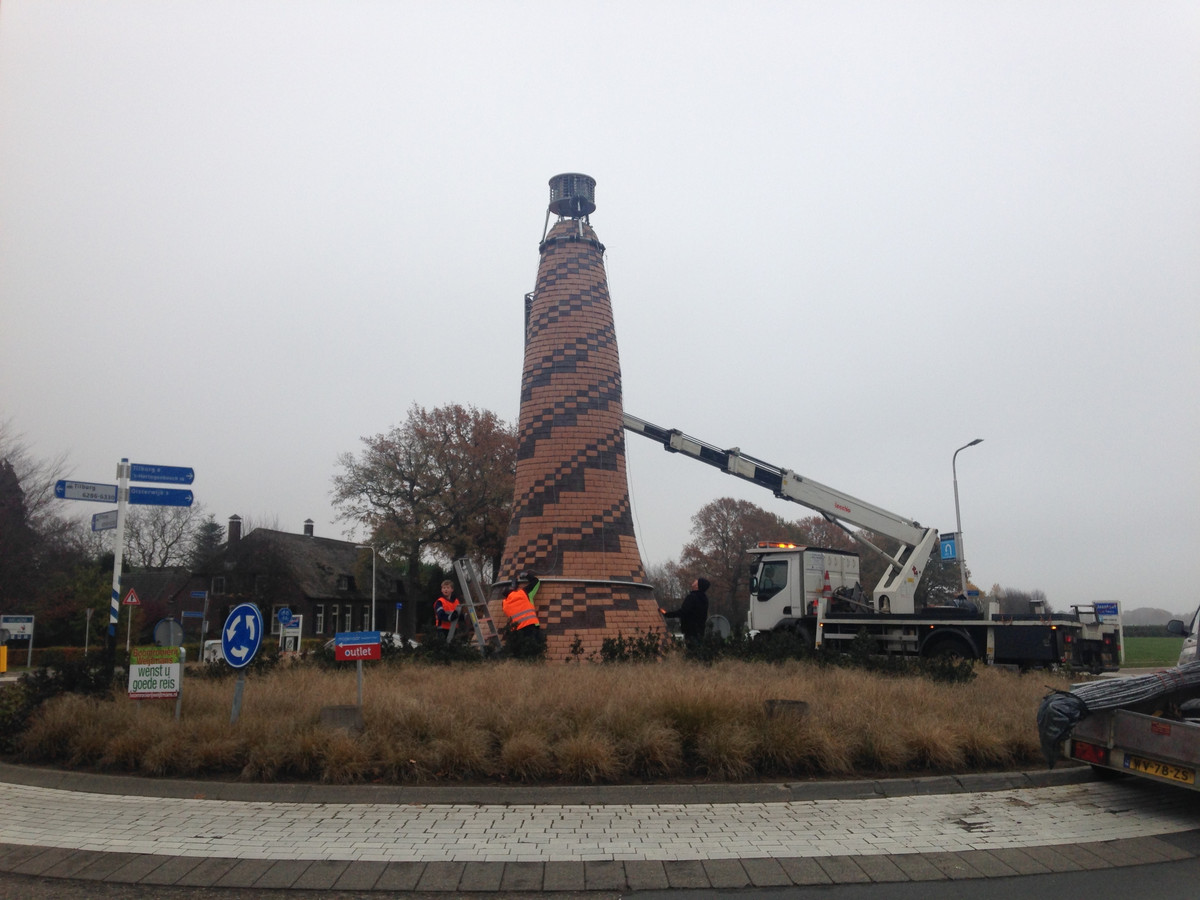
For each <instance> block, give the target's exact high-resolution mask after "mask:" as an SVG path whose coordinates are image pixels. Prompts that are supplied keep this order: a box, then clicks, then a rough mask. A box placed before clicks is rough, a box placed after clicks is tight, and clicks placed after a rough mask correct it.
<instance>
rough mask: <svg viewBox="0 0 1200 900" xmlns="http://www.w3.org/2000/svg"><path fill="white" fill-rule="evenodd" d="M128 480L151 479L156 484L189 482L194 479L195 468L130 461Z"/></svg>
mask: <svg viewBox="0 0 1200 900" xmlns="http://www.w3.org/2000/svg"><path fill="white" fill-rule="evenodd" d="M129 480H130V481H153V482H155V483H157V484H191V483H192V482H193V481H195V480H196V470H195V469H188V468H184V467H182V466H147V465H144V464H142V463H131V464H130V466H129Z"/></svg>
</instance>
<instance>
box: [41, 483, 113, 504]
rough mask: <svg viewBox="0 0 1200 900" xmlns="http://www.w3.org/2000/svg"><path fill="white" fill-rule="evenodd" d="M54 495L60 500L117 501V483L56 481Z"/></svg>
mask: <svg viewBox="0 0 1200 900" xmlns="http://www.w3.org/2000/svg"><path fill="white" fill-rule="evenodd" d="M54 496H55V497H57V498H58V499H59V500H94V501H95V502H97V503H116V502H117V486H116V485H115V484H92V483H91V482H90V481H56V482H55V483H54Z"/></svg>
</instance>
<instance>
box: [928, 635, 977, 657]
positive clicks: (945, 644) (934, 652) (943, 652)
mask: <svg viewBox="0 0 1200 900" xmlns="http://www.w3.org/2000/svg"><path fill="white" fill-rule="evenodd" d="M924 655H925V656H928V657H932V658H934V659H948V660H952V661H954V662H959V661H961V660H964V659H974V658H975V654H974V652H972V650H971V647H970V645H969V644H968V643H967V642H966V641H964V640H963V639H962V638H956V637H947V638H942V639H941V640H939V641H938V642H937V643H936V644H934V645H933V646H932V647H928V648H926V650H925V653H924Z"/></svg>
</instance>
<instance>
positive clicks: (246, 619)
mask: <svg viewBox="0 0 1200 900" xmlns="http://www.w3.org/2000/svg"><path fill="white" fill-rule="evenodd" d="M262 639H263V617H262V613H261V612H259V611H258V607H257V606H255V605H254V604H253V603H242V604H239V605H238V606H235V607H234V608H233V612H231V613H230V614H229V618H228V619H226V620H225V625H224V627H223V628H222V629H221V649H222V650H224V651H225V661H226V662H227V663H229V665H231V666H233V667H234V668H235V669H240V668H242V667H243V666H246V665H248V664H249V663H250V660H252V659H254V654H255V653H257V652H258V648H259V646H260V645H261V644H262Z"/></svg>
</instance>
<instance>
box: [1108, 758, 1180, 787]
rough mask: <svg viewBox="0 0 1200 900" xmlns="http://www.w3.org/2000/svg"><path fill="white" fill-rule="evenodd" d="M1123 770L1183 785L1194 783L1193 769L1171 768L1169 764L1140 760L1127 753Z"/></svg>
mask: <svg viewBox="0 0 1200 900" xmlns="http://www.w3.org/2000/svg"><path fill="white" fill-rule="evenodd" d="M1125 768H1127V769H1132V770H1133V771H1134V772H1142V773H1144V774H1146V775H1157V776H1158V777H1159V778H1167V779H1170V780H1171V781H1180V782H1183V783H1184V784H1195V783H1196V770H1195V769H1189V768H1187V767H1185V766H1173V765H1171V764H1170V763H1164V762H1158V761H1157V760H1154V759H1142V758H1141V757H1140V756H1130V755H1129V754H1128V753H1127V754H1125Z"/></svg>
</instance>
